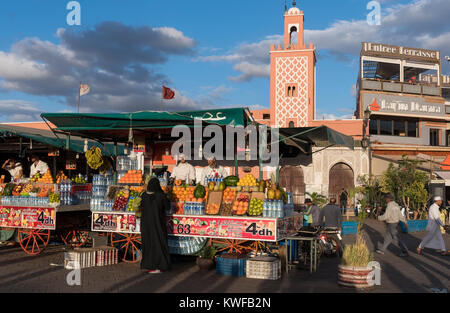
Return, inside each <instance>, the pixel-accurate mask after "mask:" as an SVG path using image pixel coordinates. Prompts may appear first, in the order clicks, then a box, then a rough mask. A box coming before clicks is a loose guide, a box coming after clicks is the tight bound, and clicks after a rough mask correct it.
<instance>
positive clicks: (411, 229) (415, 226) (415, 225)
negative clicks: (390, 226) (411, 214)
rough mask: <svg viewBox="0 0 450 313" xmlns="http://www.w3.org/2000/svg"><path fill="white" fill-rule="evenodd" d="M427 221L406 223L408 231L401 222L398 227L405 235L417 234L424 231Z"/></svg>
mask: <svg viewBox="0 0 450 313" xmlns="http://www.w3.org/2000/svg"><path fill="white" fill-rule="evenodd" d="M427 224H428V220H413V221H408V229H406V227H405V225H404V224H403V222H400V227H401V229H402V231H403V232H405V233H417V232H421V231H425V229H426V228H427Z"/></svg>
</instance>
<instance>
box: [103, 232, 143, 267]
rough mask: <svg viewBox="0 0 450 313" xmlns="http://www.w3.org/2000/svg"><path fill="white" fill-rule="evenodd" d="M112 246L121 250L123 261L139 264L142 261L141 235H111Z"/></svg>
mask: <svg viewBox="0 0 450 313" xmlns="http://www.w3.org/2000/svg"><path fill="white" fill-rule="evenodd" d="M110 242H111V246H113V247H116V248H117V249H118V250H119V255H120V256H122V261H123V262H125V263H137V262H140V261H141V259H142V251H141V246H142V241H141V235H140V234H126V233H111V241H110Z"/></svg>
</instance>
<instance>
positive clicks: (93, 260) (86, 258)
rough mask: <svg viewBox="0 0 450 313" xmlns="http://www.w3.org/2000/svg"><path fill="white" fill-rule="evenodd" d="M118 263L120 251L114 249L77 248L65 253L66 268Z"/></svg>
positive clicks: (105, 247)
mask: <svg viewBox="0 0 450 313" xmlns="http://www.w3.org/2000/svg"><path fill="white" fill-rule="evenodd" d="M117 263H118V250H117V249H116V248H114V247H107V246H104V247H98V248H75V249H74V250H73V251H69V252H65V253H64V268H66V269H70V270H72V269H76V268H77V266H76V265H77V264H79V268H80V269H83V268H89V267H94V266H105V265H112V264H117Z"/></svg>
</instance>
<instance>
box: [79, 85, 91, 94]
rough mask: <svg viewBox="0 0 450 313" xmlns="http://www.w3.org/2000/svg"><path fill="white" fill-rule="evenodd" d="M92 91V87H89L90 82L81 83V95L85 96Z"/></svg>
mask: <svg viewBox="0 0 450 313" xmlns="http://www.w3.org/2000/svg"><path fill="white" fill-rule="evenodd" d="M89 91H91V87H89V85H88V84H81V85H80V96H84V95H86V94H88V93H89Z"/></svg>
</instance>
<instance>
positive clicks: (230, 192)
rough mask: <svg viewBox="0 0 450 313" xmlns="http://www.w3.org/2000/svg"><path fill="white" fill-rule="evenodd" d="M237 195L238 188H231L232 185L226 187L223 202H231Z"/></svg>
mask: <svg viewBox="0 0 450 313" xmlns="http://www.w3.org/2000/svg"><path fill="white" fill-rule="evenodd" d="M235 196H236V189H231V188H230V187H227V188H225V190H224V191H223V198H222V199H223V202H225V203H231V202H233V201H234V197H235Z"/></svg>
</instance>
